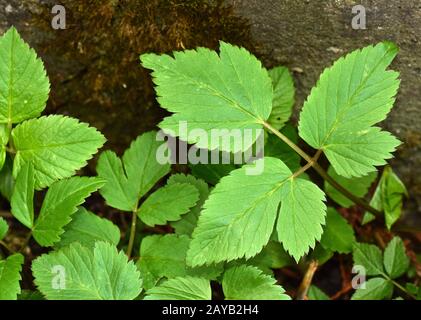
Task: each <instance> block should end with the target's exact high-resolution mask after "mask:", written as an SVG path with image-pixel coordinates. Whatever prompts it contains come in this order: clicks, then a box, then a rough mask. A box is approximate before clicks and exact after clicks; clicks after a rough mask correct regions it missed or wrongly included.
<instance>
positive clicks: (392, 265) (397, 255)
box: [384, 237, 409, 279]
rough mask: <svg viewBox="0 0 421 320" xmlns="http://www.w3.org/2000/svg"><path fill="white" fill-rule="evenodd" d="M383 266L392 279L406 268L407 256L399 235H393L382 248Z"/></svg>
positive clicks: (407, 266)
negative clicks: (383, 248) (384, 247)
mask: <svg viewBox="0 0 421 320" xmlns="http://www.w3.org/2000/svg"><path fill="white" fill-rule="evenodd" d="M384 267H385V269H386V272H387V274H388V275H389V276H390V278H392V279H395V278H399V277H400V276H402V275H403V274H404V273H405V272H406V271H407V270H408V268H409V258H408V256H407V255H406V251H405V246H404V244H403V242H402V239H400V238H399V237H394V238H393V239H392V240H391V241H390V242H389V244H388V245H387V247H386V249H385V250H384Z"/></svg>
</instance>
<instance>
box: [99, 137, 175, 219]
mask: <svg viewBox="0 0 421 320" xmlns="http://www.w3.org/2000/svg"><path fill="white" fill-rule="evenodd" d="M156 135H157V133H156V132H155V131H150V132H146V133H144V134H142V135H140V136H138V137H137V138H136V140H135V141H133V142H132V143H131V145H130V148H129V149H127V150H126V152H125V153H124V155H123V158H122V161H121V160H120V159H119V158H118V157H117V156H116V154H115V153H114V152H111V151H106V152H103V153H102V154H101V156H100V158H99V160H98V165H97V172H98V175H99V176H100V177H102V178H104V179H105V180H107V183H106V184H105V185H104V187H103V188H101V190H100V193H101V195H102V196H103V197H104V198H105V200H106V201H107V204H108V205H110V206H112V207H114V208H117V209H120V210H123V211H129V212H130V211H133V210H134V209H135V206H136V204H137V202H138V200H139V199H140V198H141V197H143V196H144V195H145V194H146V193H147V192H148V191H149V190H150V189H151V188H152V187H153V186H154V185H155V184H156V183H157V182H158V181H159V179H161V178H162V177H163V176H165V175H166V174H168V173H169V171H170V168H171V165H170V163H165V164H160V163H159V162H158V160H157V156H158V155H157V153H158V151H159V150H160V149H163V148H164V149H166V147H167V145H166V143H162V142H159V141H157V140H156Z"/></svg>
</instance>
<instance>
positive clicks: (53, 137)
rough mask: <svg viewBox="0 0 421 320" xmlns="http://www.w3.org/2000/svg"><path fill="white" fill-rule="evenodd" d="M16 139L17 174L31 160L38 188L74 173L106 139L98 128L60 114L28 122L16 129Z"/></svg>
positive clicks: (15, 171) (13, 133)
mask: <svg viewBox="0 0 421 320" xmlns="http://www.w3.org/2000/svg"><path fill="white" fill-rule="evenodd" d="M12 139H13V143H14V145H15V148H16V151H17V153H16V156H15V160H14V165H13V176H14V177H15V178H16V177H17V175H18V174H19V172H20V170H21V169H22V168H23V166H24V165H25V164H26V163H28V162H31V163H32V164H33V166H34V169H35V189H37V190H39V189H42V188H45V187H48V186H50V185H51V184H52V183H53V182H55V181H57V180H59V179H63V178H68V177H71V176H73V175H74V174H75V172H76V170H79V169H80V168H82V167H84V166H85V165H86V163H87V161H88V160H89V159H91V158H92V155H93V154H95V153H96V152H97V150H98V149H99V148H101V147H102V145H103V144H104V142H105V138H104V136H103V135H102V134H101V133H99V132H98V131H97V130H96V129H95V128H92V127H89V126H88V124H86V123H81V122H79V121H78V120H77V119H74V118H69V117H64V116H60V115H53V116H48V117H41V118H38V119H31V120H28V121H25V122H23V123H21V124H19V125H18V126H16V128H14V129H13V131H12Z"/></svg>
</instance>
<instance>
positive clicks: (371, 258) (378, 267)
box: [352, 243, 384, 276]
mask: <svg viewBox="0 0 421 320" xmlns="http://www.w3.org/2000/svg"><path fill="white" fill-rule="evenodd" d="M352 257H353V259H354V265H360V266H362V267H364V268H365V274H366V275H368V276H377V275H384V270H383V254H382V252H381V250H380V249H379V248H378V247H376V246H375V245H372V244H367V243H356V244H355V245H354V248H353V254H352Z"/></svg>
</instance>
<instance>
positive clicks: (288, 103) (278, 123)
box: [268, 67, 295, 129]
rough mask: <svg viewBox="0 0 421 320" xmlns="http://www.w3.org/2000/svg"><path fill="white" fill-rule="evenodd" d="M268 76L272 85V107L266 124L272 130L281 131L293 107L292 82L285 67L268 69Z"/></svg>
mask: <svg viewBox="0 0 421 320" xmlns="http://www.w3.org/2000/svg"><path fill="white" fill-rule="evenodd" d="M269 76H270V77H271V79H272V84H273V100H272V105H273V106H272V112H271V114H270V116H269V119H268V122H269V124H270V125H272V126H273V127H274V128H276V129H281V128H282V127H283V126H284V124H285V122H287V121H288V119H289V118H290V117H291V113H292V107H293V106H294V95H295V90H294V81H293V79H292V77H291V74H290V73H289V71H288V68H285V67H275V68H272V69H270V70H269Z"/></svg>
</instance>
